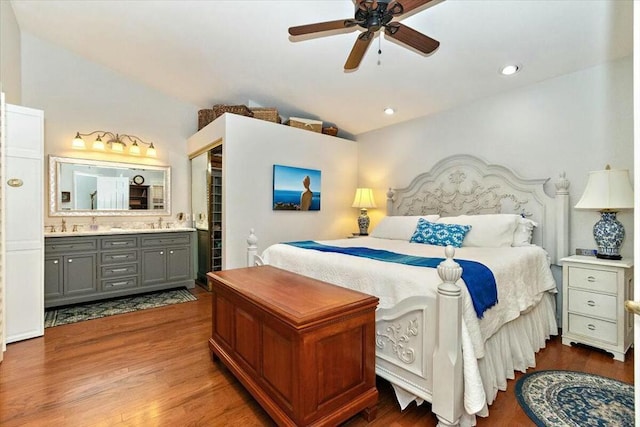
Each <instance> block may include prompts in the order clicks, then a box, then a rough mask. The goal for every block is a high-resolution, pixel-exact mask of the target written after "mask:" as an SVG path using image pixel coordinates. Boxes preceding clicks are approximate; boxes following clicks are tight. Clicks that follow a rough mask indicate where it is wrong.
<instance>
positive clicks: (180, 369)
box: [0, 287, 633, 427]
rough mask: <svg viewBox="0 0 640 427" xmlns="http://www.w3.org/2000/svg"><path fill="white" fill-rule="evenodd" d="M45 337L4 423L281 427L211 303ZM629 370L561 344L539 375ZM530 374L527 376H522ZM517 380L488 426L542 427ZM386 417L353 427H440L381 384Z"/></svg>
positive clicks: (28, 355)
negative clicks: (245, 378)
mask: <svg viewBox="0 0 640 427" xmlns="http://www.w3.org/2000/svg"><path fill="white" fill-rule="evenodd" d="M193 292H194V293H195V294H196V295H197V296H198V301H194V302H188V303H183V304H176V305H172V306H167V307H161V308H155V309H149V310H143V311H138V312H135V313H129V314H122V315H117V316H111V317H106V318H103V319H97V320H90V321H87V322H81V323H76V324H71V325H65V326H57V327H54V328H48V329H46V330H45V335H44V337H42V338H35V339H31V340H28V341H24V342H19V343H14V344H9V345H8V347H7V352H6V353H5V357H4V362H2V363H0V425H1V426H3V427H10V426H50V425H51V426H65V427H67V426H83V427H84V426H114V425H116V426H120V425H122V426H125V425H126V426H149V425H155V426H164V425H167V426H263V425H266V426H271V425H273V422H272V421H271V419H270V418H269V416H268V415H267V414H266V413H265V412H264V411H263V410H262V408H260V406H259V405H258V404H257V403H255V401H254V400H253V399H252V397H251V396H250V395H249V394H248V393H247V392H246V391H245V390H244V388H243V387H242V385H241V384H239V383H238V382H237V381H236V380H235V378H234V377H233V376H232V375H231V374H230V373H229V371H227V370H226V369H225V368H224V367H222V366H221V365H219V364H218V363H214V362H212V361H211V358H210V355H209V349H208V346H207V340H208V338H209V335H210V333H211V322H210V318H211V297H210V294H209V293H208V292H206V291H204V290H203V289H201V288H198V287H196V289H194V291H193ZM632 353H633V352H632V351H630V352H629V353H628V356H627V361H626V362H625V363H620V362H617V361H614V360H613V359H612V358H611V357H610V356H607V355H605V354H602V353H600V352H598V351H595V350H593V349H587V348H569V347H566V346H563V345H562V344H561V343H560V340H559V339H558V338H554V339H553V340H552V341H551V342H550V343H549V344H548V346H547V348H545V349H543V350H542V351H541V352H540V353H539V355H538V358H537V360H538V366H537V368H536V369H571V370H580V371H586V372H592V373H595V374H600V375H606V376H609V377H612V378H616V379H618V380H621V381H625V382H629V383H631V382H633V354H632ZM519 375H520V374H518V376H519ZM513 389H514V382H513V381H510V382H509V389H508V390H507V391H506V392H501V393H499V395H498V398H497V400H496V401H495V403H494V404H493V405H492V406H491V407H490V418H478V425H479V426H533V425H534V424H533V423H532V422H531V421H529V419H528V418H527V416H526V415H525V414H524V412H523V411H522V410H521V409H520V407H519V406H518V403H517V402H516V399H515V396H514V394H513ZM378 390H379V392H380V403H379V407H378V416H377V418H376V420H375V421H374V422H372V423H370V424H367V423H366V421H365V420H364V419H362V418H360V417H354V418H352V419H351V420H349V421H348V422H347V423H345V425H346V426H350V427H355V426H365V425H371V426H390V425H393V426H435V425H436V418H435V416H433V414H431V412H430V409H429V405H428V404H424V405H422V406H415V405H414V404H411V405H410V406H409V408H408V409H406V410H405V411H403V412H401V411H400V409H399V407H398V404H397V403H396V401H395V399H394V397H393V394H392V390H391V387H390V386H389V384H388V383H387V382H385V381H383V380H378Z"/></svg>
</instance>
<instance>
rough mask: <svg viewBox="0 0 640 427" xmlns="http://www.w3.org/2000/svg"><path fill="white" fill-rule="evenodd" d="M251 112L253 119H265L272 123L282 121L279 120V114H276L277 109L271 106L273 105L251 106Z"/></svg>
mask: <svg viewBox="0 0 640 427" xmlns="http://www.w3.org/2000/svg"><path fill="white" fill-rule="evenodd" d="M251 112H252V113H253V118H255V119H260V120H266V121H268V122H273V123H281V122H282V121H281V120H280V115H279V114H278V110H277V109H276V108H273V107H268V108H262V107H258V108H252V109H251Z"/></svg>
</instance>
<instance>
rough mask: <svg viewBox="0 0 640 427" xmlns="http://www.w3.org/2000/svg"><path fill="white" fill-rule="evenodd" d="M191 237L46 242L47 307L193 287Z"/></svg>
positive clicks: (182, 233) (121, 236) (189, 234)
mask: <svg viewBox="0 0 640 427" xmlns="http://www.w3.org/2000/svg"><path fill="white" fill-rule="evenodd" d="M192 234H193V233H192V232H189V231H175V232H167V233H158V232H156V233H138V234H119V235H101V236H90V237H89V236H88V237H47V238H46V239H45V307H55V306H60V305H67V304H75V303H79V302H87V301H92V300H99V299H105V298H112V297H119V296H125V295H131V294H136V293H142V292H149V291H154V290H161V289H169V288H175V287H180V286H185V287H188V288H192V287H193V286H194V269H193V264H192V252H193V248H192Z"/></svg>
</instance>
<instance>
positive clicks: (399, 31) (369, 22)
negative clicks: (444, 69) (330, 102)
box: [289, 0, 440, 70]
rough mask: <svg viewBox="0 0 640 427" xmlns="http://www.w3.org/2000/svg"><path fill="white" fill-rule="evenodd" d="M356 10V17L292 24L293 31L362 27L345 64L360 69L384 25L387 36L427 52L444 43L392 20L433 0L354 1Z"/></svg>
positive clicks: (316, 31) (349, 68)
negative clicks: (370, 45) (372, 42)
mask: <svg viewBox="0 0 640 427" xmlns="http://www.w3.org/2000/svg"><path fill="white" fill-rule="evenodd" d="M354 1H355V2H356V13H355V17H354V18H353V19H341V20H337V21H328V22H319V23H316V24H307V25H300V26H297V27H290V28H289V34H291V35H292V36H302V35H305V34H312V33H319V32H323V31H331V30H339V29H343V28H352V27H353V28H355V27H356V26H360V27H362V28H364V29H365V30H366V31H365V32H363V33H362V34H360V35H359V36H358V39H357V40H356V42H355V44H354V45H353V48H352V49H351V53H350V54H349V57H348V58H347V62H346V63H345V64H344V69H345V70H353V69H355V68H358V66H359V65H360V61H362V58H363V57H364V54H365V52H366V51H367V48H368V47H369V44H371V41H372V40H373V39H374V37H375V33H376V32H377V31H378V30H380V29H382V28H384V33H385V36H387V37H390V38H392V39H395V40H397V41H399V42H401V43H404V44H405V45H408V46H410V47H412V48H414V49H416V50H418V51H420V52H422V53H424V54H429V53H431V52H433V51H434V50H436V49H437V48H438V46H440V42H439V41H437V40H434V39H432V38H431V37H428V36H425V35H424V34H422V33H419V32H418V31H416V30H414V29H413V28H410V27H407V26H406V25H403V24H401V23H399V22H392V20H393V19H394V18H396V17H399V16H400V15H404V14H406V13H408V12H411V11H412V10H414V9H416V8H418V7H421V6H424V5H425V4H427V3H429V2H431V1H433V0H354Z"/></svg>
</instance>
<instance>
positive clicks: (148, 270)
mask: <svg viewBox="0 0 640 427" xmlns="http://www.w3.org/2000/svg"><path fill="white" fill-rule="evenodd" d="M141 241H142V242H141V247H142V249H141V258H142V286H150V285H155V284H157V283H162V282H175V281H183V280H187V279H190V278H191V276H192V274H191V271H192V263H191V234H190V233H183V234H181V235H176V233H167V234H155V235H150V236H143V237H142V238H141Z"/></svg>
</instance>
